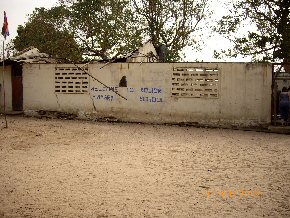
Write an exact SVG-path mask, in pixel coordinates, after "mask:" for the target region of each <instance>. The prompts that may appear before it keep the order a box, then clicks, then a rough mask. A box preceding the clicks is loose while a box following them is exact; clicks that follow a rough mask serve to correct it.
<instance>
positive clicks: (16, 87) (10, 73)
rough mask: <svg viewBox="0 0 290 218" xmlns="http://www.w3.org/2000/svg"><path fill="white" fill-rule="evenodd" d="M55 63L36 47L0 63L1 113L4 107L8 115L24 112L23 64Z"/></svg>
mask: <svg viewBox="0 0 290 218" xmlns="http://www.w3.org/2000/svg"><path fill="white" fill-rule="evenodd" d="M54 62H55V60H54V59H52V58H50V57H49V55H48V54H45V53H41V52H39V50H38V49H37V48H34V47H29V48H27V49H25V50H23V51H22V52H20V53H19V54H18V55H17V56H14V57H10V58H8V59H5V60H4V61H3V60H2V61H1V62H0V66H1V73H0V112H3V111H4V107H5V111H6V112H7V113H13V112H21V111H23V76H22V74H23V71H22V65H23V64H30V63H54ZM3 64H4V72H3ZM3 76H4V79H3Z"/></svg>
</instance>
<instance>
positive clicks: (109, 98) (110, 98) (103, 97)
mask: <svg viewBox="0 0 290 218" xmlns="http://www.w3.org/2000/svg"><path fill="white" fill-rule="evenodd" d="M93 98H95V99H96V100H106V101H114V100H116V97H115V96H113V95H94V96H93Z"/></svg>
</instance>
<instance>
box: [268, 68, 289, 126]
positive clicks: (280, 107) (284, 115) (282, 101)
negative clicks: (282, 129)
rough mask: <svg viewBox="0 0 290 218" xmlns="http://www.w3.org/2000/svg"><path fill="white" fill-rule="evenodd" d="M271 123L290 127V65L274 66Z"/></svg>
mask: <svg viewBox="0 0 290 218" xmlns="http://www.w3.org/2000/svg"><path fill="white" fill-rule="evenodd" d="M271 122H272V125H275V126H290V64H285V63H275V64H273V65H272V105H271Z"/></svg>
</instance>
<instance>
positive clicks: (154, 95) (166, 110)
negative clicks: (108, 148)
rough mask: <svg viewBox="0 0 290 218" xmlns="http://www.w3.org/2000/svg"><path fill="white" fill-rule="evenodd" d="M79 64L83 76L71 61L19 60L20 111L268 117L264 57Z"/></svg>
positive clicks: (187, 118)
mask: <svg viewBox="0 0 290 218" xmlns="http://www.w3.org/2000/svg"><path fill="white" fill-rule="evenodd" d="M85 70H86V71H87V72H88V73H89V75H90V76H89V75H87V74H85V73H84V72H83V71H82V70H80V69H79V68H76V67H75V66H74V65H68V64H64V65H56V64H26V65H24V66H23V89H24V90H23V91H24V110H25V111H26V112H27V113H28V112H31V111H36V110H47V111H64V112H70V113H76V114H78V115H79V116H80V117H84V118H85V117H88V118H92V117H97V118H102V117H114V118H116V119H120V120H122V121H137V122H150V123H176V122H189V123H201V124H212V125H221V126H222V125H227V124H237V125H244V126H249V125H259V124H267V123H269V122H270V118H271V78H272V76H271V65H269V64H254V63H141V64H140V63H113V64H109V65H106V66H104V65H103V64H90V65H88V66H87V69H85ZM95 79H97V80H99V82H98V81H96V80H95ZM100 82H101V83H103V84H101V83H100ZM104 84H105V85H104ZM106 86H107V87H106ZM115 92H117V93H118V94H119V95H121V96H122V97H121V96H119V95H118V94H116V93H115Z"/></svg>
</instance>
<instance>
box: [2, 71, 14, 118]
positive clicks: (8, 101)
mask: <svg viewBox="0 0 290 218" xmlns="http://www.w3.org/2000/svg"><path fill="white" fill-rule="evenodd" d="M0 84H1V89H0V111H1V112H3V109H4V89H3V67H2V66H1V70H0ZM4 85H5V105H6V107H5V109H6V112H10V111H12V81H11V66H5V70H4Z"/></svg>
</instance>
